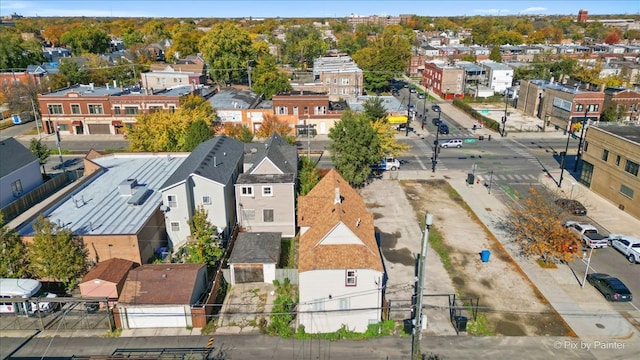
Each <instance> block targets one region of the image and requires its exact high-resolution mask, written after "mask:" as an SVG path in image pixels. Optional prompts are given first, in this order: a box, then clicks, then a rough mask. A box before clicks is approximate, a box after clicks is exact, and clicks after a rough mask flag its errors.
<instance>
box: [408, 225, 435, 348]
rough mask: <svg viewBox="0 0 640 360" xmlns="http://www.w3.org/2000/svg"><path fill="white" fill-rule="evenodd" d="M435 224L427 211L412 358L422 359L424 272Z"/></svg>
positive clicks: (412, 335) (413, 322) (418, 281)
mask: <svg viewBox="0 0 640 360" xmlns="http://www.w3.org/2000/svg"><path fill="white" fill-rule="evenodd" d="M431 225H433V215H432V214H429V213H426V214H425V217H424V233H423V236H422V249H421V251H420V261H419V262H418V278H417V279H416V284H415V288H416V307H415V309H414V311H413V314H414V318H413V321H412V324H413V331H412V332H411V358H412V359H414V360H415V359H420V358H421V357H422V352H421V351H420V340H421V339H422V298H423V296H424V275H425V274H424V273H425V269H424V268H425V264H426V258H427V247H428V246H429V228H431Z"/></svg>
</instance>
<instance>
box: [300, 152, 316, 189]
mask: <svg viewBox="0 0 640 360" xmlns="http://www.w3.org/2000/svg"><path fill="white" fill-rule="evenodd" d="M298 179H299V180H300V191H299V192H300V195H301V196H304V195H307V194H308V193H309V191H311V189H313V187H314V186H316V184H317V183H318V182H319V181H320V171H319V170H318V168H316V166H315V165H314V164H313V162H312V161H311V159H309V158H308V157H306V156H301V157H300V165H299V171H298Z"/></svg>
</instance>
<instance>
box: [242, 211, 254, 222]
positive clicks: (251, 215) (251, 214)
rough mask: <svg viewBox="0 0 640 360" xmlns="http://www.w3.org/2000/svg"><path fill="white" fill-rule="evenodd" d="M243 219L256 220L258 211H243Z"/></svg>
mask: <svg viewBox="0 0 640 360" xmlns="http://www.w3.org/2000/svg"><path fill="white" fill-rule="evenodd" d="M242 218H243V219H244V220H255V219H256V211H255V210H254V209H242Z"/></svg>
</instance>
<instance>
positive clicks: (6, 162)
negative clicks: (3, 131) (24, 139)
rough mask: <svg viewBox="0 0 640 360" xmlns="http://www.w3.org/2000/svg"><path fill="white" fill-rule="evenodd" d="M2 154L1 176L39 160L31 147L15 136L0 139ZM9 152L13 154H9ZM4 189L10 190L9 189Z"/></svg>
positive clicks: (0, 161) (0, 152) (0, 162)
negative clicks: (20, 141) (25, 145)
mask: <svg viewBox="0 0 640 360" xmlns="http://www.w3.org/2000/svg"><path fill="white" fill-rule="evenodd" d="M0 154H2V156H1V157H0V178H3V177H5V176H7V175H9V174H11V173H12V172H14V171H16V170H18V169H20V168H21V167H24V166H26V165H28V164H30V163H32V162H34V161H37V160H38V158H37V157H36V156H35V155H33V153H32V152H31V151H29V149H27V148H26V147H24V145H22V144H20V143H19V142H18V140H16V139H14V138H6V139H3V140H0ZM9 154H11V155H10V156H9ZM3 191H9V189H4V190H3Z"/></svg>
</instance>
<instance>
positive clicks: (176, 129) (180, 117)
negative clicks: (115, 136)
mask: <svg viewBox="0 0 640 360" xmlns="http://www.w3.org/2000/svg"><path fill="white" fill-rule="evenodd" d="M215 116H216V115H215V112H214V110H213V108H212V107H211V104H210V103H209V102H208V101H206V100H205V99H203V98H201V97H199V96H196V95H189V96H185V97H183V98H181V99H180V108H179V109H177V110H176V111H174V112H171V111H156V112H153V113H150V114H142V115H139V116H138V117H137V118H136V124H135V125H134V126H133V127H132V128H131V129H128V130H127V137H128V139H129V147H130V150H131V151H142V152H160V151H191V150H193V149H194V148H195V146H197V145H198V144H200V143H201V142H203V141H206V140H208V139H209V138H211V136H212V135H213V120H214V118H215ZM208 129H209V130H210V131H209V130H208ZM194 145H195V146H194Z"/></svg>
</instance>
